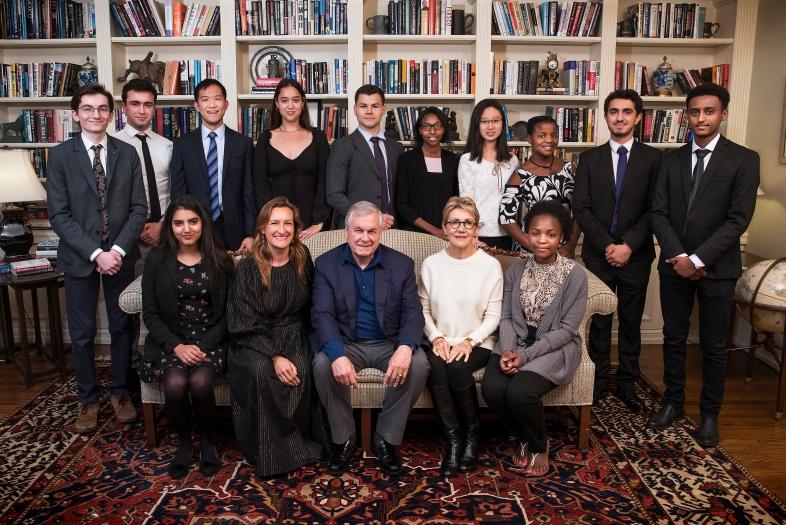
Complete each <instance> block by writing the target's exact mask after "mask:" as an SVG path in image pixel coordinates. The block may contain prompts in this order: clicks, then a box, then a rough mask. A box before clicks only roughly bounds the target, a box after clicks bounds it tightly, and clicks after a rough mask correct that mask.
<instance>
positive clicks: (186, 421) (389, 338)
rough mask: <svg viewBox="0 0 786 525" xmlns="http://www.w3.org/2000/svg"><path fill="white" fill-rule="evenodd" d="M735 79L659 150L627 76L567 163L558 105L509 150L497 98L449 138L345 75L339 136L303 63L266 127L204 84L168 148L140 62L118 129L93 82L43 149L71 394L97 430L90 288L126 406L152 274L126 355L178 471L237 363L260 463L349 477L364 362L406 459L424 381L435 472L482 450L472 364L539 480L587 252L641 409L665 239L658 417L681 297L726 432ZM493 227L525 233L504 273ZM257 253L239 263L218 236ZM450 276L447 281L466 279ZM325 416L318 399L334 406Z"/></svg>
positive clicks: (674, 350) (206, 452) (704, 403)
mask: <svg viewBox="0 0 786 525" xmlns="http://www.w3.org/2000/svg"><path fill="white" fill-rule="evenodd" d="M728 103H729V95H728V93H727V92H726V90H725V89H723V88H721V87H719V86H716V85H714V84H706V85H702V86H699V87H697V88H695V89H694V90H693V91H692V92H691V93H690V94H689V95H688V97H687V111H688V115H689V121H690V125H691V129H692V132H693V140H692V141H691V143H689V144H686V145H685V146H683V147H682V148H680V149H679V150H676V151H674V152H673V153H671V154H669V155H667V156H665V157H663V156H662V155H661V153H660V152H659V151H658V150H656V149H654V148H652V147H650V146H648V145H645V144H642V143H639V142H636V141H635V140H634V139H633V135H634V128H635V126H636V125H637V124H638V123H639V122H640V121H641V118H642V113H643V107H642V101H641V98H640V97H639V96H638V94H636V93H635V92H633V91H631V90H619V91H615V92H612V93H611V94H610V95H609V96H608V97H607V98H606V100H605V102H604V116H605V119H606V123H607V125H608V127H609V131H610V134H611V139H610V140H609V142H608V143H606V144H603V145H601V146H598V147H596V148H593V149H591V150H589V151H587V152H585V153H583V154H582V155H581V158H580V161H579V163H578V168H576V166H574V164H573V163H571V162H567V161H563V160H561V159H559V158H557V157H556V156H555V150H556V148H557V147H558V144H559V134H558V126H557V123H556V122H555V121H554V120H553V119H552V118H550V117H548V116H541V117H534V118H532V119H530V121H529V123H528V131H529V135H530V142H531V145H532V153H531V155H530V157H529V158H527V159H521V160H520V159H518V158H517V157H516V156H515V155H512V154H511V153H510V152H509V150H508V145H507V143H506V140H505V133H504V126H505V123H504V117H503V115H504V113H503V110H502V109H503V108H502V106H501V105H500V104H499V102H497V101H495V100H492V99H487V100H483V101H481V102H480V103H479V104H478V105H477V106H476V107H475V108H474V110H473V112H472V116H471V119H470V129H469V132H468V140H467V148H466V149H467V152H466V153H464V154H463V155H462V156H461V157H460V158H459V157H457V156H456V155H455V154H453V153H452V152H451V151H450V150H448V149H446V148H445V147H443V145H444V144H445V137H446V132H447V122H446V118H445V115H444V113H443V112H442V111H440V110H438V109H436V108H427V109H425V110H423V111H421V113H420V115H419V117H418V120H417V123H416V128H417V130H418V133H417V134H416V137H415V138H416V140H415V147H413V148H412V149H411V150H409V151H406V152H404V151H403V148H402V146H401V145H400V144H399V143H398V142H396V141H394V140H390V139H386V138H385V137H384V133H383V129H382V127H381V121H382V117H383V115H384V114H385V109H386V108H385V95H384V93H383V92H382V91H381V90H380V89H379V88H378V87H376V86H373V85H367V86H363V87H361V88H360V89H358V91H357V92H356V93H355V104H354V111H355V115H356V117H357V120H358V129H357V130H356V131H355V132H353V133H352V134H350V135H349V136H348V137H345V138H343V139H339V140H337V141H336V142H335V143H334V144H333V145H332V147H331V146H330V145H329V144H328V142H327V140H326V139H325V136H324V134H323V133H322V132H321V131H319V130H316V129H313V128H312V127H311V125H310V118H309V115H308V109H307V105H306V95H305V93H304V91H303V89H302V87H301V86H300V85H299V84H298V83H297V82H296V81H293V80H288V79H287V80H283V81H282V82H281V83H280V84H279V85H278V87H277V89H276V91H275V94H274V100H273V107H272V112H271V118H270V126H269V129H268V130H267V131H265V132H264V133H263V134H262V135H261V136H260V139H259V140H258V142H257V144H256V145H253V144H252V143H251V140H250V139H248V138H247V137H245V136H243V135H241V134H239V133H237V132H235V131H233V130H231V129H229V128H228V127H227V126H226V125H224V122H223V118H224V114H225V112H226V111H227V109H228V106H229V102H228V101H227V99H226V90H225V89H224V86H223V85H222V84H221V83H220V82H218V81H217V80H213V79H208V80H205V81H203V82H202V83H200V85H199V86H197V88H196V89H195V102H194V106H195V108H196V109H197V110H198V111H199V113H200V115H201V119H202V123H201V126H200V127H199V129H197V130H195V131H194V132H192V133H190V134H187V135H184V136H182V137H180V138H178V139H177V140H175V141H174V143H171V142H170V141H168V140H167V139H165V138H163V137H161V136H160V135H157V134H156V133H155V132H153V131H152V129H151V121H152V118H153V116H154V114H155V105H156V91H155V89H154V87H153V86H152V85H151V84H150V83H149V82H147V81H144V80H139V79H136V80H132V81H129V82H128V83H127V84H126V85H125V87H124V89H123V104H124V108H125V112H126V115H127V121H128V123H127V125H126V127H125V128H124V129H123V130H121V131H119V132H118V133H117V134H116V136H114V137H113V136H109V135H108V134H107V133H106V129H107V127H108V125H109V122H110V121H111V118H112V113H113V110H114V101H113V99H112V97H111V95H110V94H109V93H108V92H106V90H104V88H103V87H102V86H100V85H90V86H85V87H82V88H80V89H79V90H78V92H77V93H76V94H75V95H74V97H73V98H72V102H71V108H72V110H73V118H74V120H75V121H77V122H78V123H79V124H80V127H81V130H82V131H81V133H80V134H79V135H78V136H76V137H74V138H72V139H70V140H68V141H66V142H65V143H63V144H61V145H59V146H57V147H55V148H53V149H52V150H51V153H50V156H49V162H48V170H47V171H48V173H47V177H48V197H47V198H48V205H49V216H50V221H51V223H52V226H53V228H54V230H55V232H56V233H57V234H58V236H59V237H60V239H61V242H60V248H59V253H58V258H59V264H60V268H61V269H62V270H63V271H64V273H65V290H66V309H67V318H68V327H69V333H70V336H71V340H72V348H73V355H74V369H75V374H76V379H77V385H78V386H77V394H78V398H79V402H80V409H79V411H78V414H77V418H76V422H75V430H76V431H77V432H80V433H88V432H92V431H93V430H95V429H96V428H97V426H98V414H99V411H100V410H99V402H98V401H99V393H100V392H99V388H98V382H97V379H96V374H95V366H94V353H95V348H94V339H95V335H96V308H97V303H98V295H99V287H101V286H103V289H104V300H105V303H106V308H107V317H108V319H109V331H110V335H111V357H112V378H111V383H110V394H111V395H110V401H111V405H112V407H113V410H114V412H115V416H116V418H117V420H119V421H121V422H126V423H127V422H131V421H134V420H135V419H136V409H135V408H134V406H133V404H132V403H131V400H130V398H129V396H128V392H127V387H128V377H129V372H130V368H131V366H132V355H133V354H136V352H132V347H134V346H136V337H138V321H135V320H134V319H133V318H132V317H131V316H128V315H127V314H125V313H123V312H122V311H121V310H120V309H119V307H118V304H117V303H118V297H119V294H120V292H121V291H122V290H123V289H125V288H126V286H128V284H130V282H131V281H132V280H133V279H134V277H135V275H139V274H140V273H141V274H142V275H143V279H142V286H143V319H144V321H145V324H146V326H147V327H148V331H149V333H148V335H147V339H146V341H145V352H144V356H143V358H142V359H141V360H140V362H139V363H136V368H137V370H138V373H139V375H140V377H141V378H142V379H143V380H147V381H152V380H160V381H161V382H162V384H163V387H164V392H165V398H166V406H167V411H168V414H169V417H170V421H171V425H172V428H173V430H174V431H175V432H176V434H177V436H178V445H177V451H176V453H175V456H174V458H173V461H172V463H171V465H170V469H169V471H170V474H171V475H172V476H173V477H182V476H184V475H186V473H187V472H188V471H189V469H190V464H191V460H192V458H193V455H194V450H193V445H192V437H191V431H190V428H191V426H190V425H191V412H192V411H193V414H194V419H195V421H196V428H197V432H198V434H199V437H200V446H199V464H200V470H201V471H202V472H203V473H205V474H208V475H210V474H213V473H215V472H216V471H217V470H218V468H219V467H220V455H219V454H218V452H217V451H216V449H215V446H214V445H213V442H212V435H213V424H214V423H213V421H214V413H215V399H214V397H213V386H214V384H215V380H216V378H217V377H218V376H219V375H221V374H223V373H225V372H228V374H229V377H230V387H231V394H232V413H233V421H234V426H235V434H236V437H237V440H238V443H239V445H240V448H241V450H242V452H243V454H244V455H245V457H246V458H247V460H248V461H249V462H250V463H252V464H253V465H254V466H255V467H256V470H257V473H258V474H259V475H261V476H270V475H277V474H281V473H284V472H289V471H291V470H294V469H297V468H299V467H300V466H302V465H305V464H308V463H312V462H314V461H317V460H318V459H320V458H321V457H323V456H325V455H326V454H327V453H328V452H329V454H330V459H329V464H328V470H329V471H330V472H331V473H332V474H334V475H340V474H341V473H342V472H343V471H344V470H345V469H346V468H347V467H348V465H349V463H350V461H351V458H352V455H353V452H354V450H355V448H356V437H355V424H354V419H353V417H352V409H351V405H350V388H352V387H354V386H356V385H357V381H358V378H357V372H358V371H359V370H360V369H362V368H377V369H379V370H381V371H382V372H383V373H384V374H385V376H384V384H385V385H386V387H388V388H386V391H385V400H384V406H383V409H382V412H381V414H380V417H379V419H378V425H377V428H376V432H375V434H374V438H373V442H372V447H373V450H374V452H375V454H376V455H377V457H378V459H379V463H380V467H381V468H382V469H383V470H384V471H385V472H386V473H388V474H389V475H398V474H399V473H400V472H401V470H402V466H401V462H400V460H399V458H398V456H397V452H396V449H395V447H396V446H397V445H399V444H400V443H401V441H402V439H403V433H404V427H405V422H406V419H407V416H408V414H409V411H410V410H411V407H412V406H413V405H414V403H415V401H416V400H417V398H418V396H419V395H420V393H421V391H422V390H423V388H424V387H425V385H426V384H427V383H428V387H429V388H430V390H431V393H432V397H433V399H434V403H435V407H436V411H437V413H438V415H439V417H440V420H441V422H442V425H443V428H444V431H445V435H446V440H447V444H446V447H445V453H444V456H443V460H442V464H441V471H442V473H443V474H444V475H446V476H450V475H453V474H455V473H456V472H458V471H461V472H468V471H471V470H472V469H474V468H475V465H476V464H477V461H478V454H479V445H480V443H479V427H480V424H479V419H478V408H477V406H478V405H477V400H476V389H475V384H474V378H473V375H472V374H473V373H474V372H475V371H477V370H480V369H483V368H485V370H486V372H485V376H484V380H483V385H482V393H483V396H484V399H485V400H486V402H487V404H488V405H489V407H490V408H491V409H492V410H493V411H494V412H495V413H497V414H498V415H499V417H500V419H501V420H502V421H503V423H504V424H505V425H506V426H507V428H508V429H509V430H510V431H511V432H512V433H513V434H514V435H515V436H516V438H517V440H518V445H517V447H516V450H515V451H514V454H513V460H514V461H515V462H516V464H518V465H520V466H521V467H522V468H524V469H525V470H526V472H527V473H528V474H530V475H542V474H544V473H545V472H546V471H547V470H548V440H547V439H546V435H545V423H544V416H543V406H542V402H541V398H542V397H543V396H544V395H545V394H546V393H548V392H549V391H551V390H552V389H554V388H556V387H557V386H559V385H562V384H566V383H569V382H570V381H571V380H572V377H573V374H574V372H575V370H576V368H577V366H578V363H579V361H580V358H581V350H580V349H581V334H579V333H578V326H579V323H580V320H581V318H582V316H583V314H584V310H585V307H586V300H587V280H586V275H585V273H584V271H583V270H582V269H581V268H579V267H578V266H577V265H576V263H574V261H573V255H574V251H575V247H576V244H577V242H578V239H579V236H580V235H581V234H582V233H583V236H584V242H583V245H582V259H583V261H584V263H585V265H586V266H587V268H588V269H589V270H590V271H592V272H593V273H595V274H596V275H598V277H600V278H601V279H602V280H603V281H604V282H605V283H606V284H607V285H609V287H611V289H612V290H614V291H615V293H616V294H617V296H618V298H619V308H618V315H619V341H618V348H619V362H620V365H619V368H618V371H617V377H616V384H617V389H616V392H615V393H616V395H617V396H618V397H619V398H620V399H621V400H622V401H623V402H624V404H625V405H626V406H627V407H628V408H629V409H630V410H632V411H633V412H641V411H642V410H643V406H642V403H641V400H640V399H639V398H638V396H637V395H636V393H635V389H634V383H635V379H636V378H637V377H638V374H639V367H638V359H639V354H640V351H641V337H640V323H641V318H642V314H643V310H644V304H645V298H646V288H647V283H648V280H649V273H650V266H651V264H652V261H653V259H654V257H655V250H654V243H653V232H654V234H655V237H656V238H657V239H658V241H659V244H660V247H661V257H660V261H659V264H658V271H659V275H660V282H661V285H660V292H661V303H662V306H663V313H664V363H665V372H664V381H665V383H666V402H665V403H664V405H663V406H662V407H661V408H660V409H658V410H657V411H655V412H654V413H653V414H651V415H650V417H649V420H648V425H649V426H650V427H651V428H653V429H660V428H665V427H667V426H669V425H671V424H672V423H673V422H674V421H675V420H676V419H677V418H679V417H680V416H681V415H682V413H683V410H684V386H685V378H684V375H685V373H684V362H685V353H686V341H687V334H688V329H689V315H690V312H691V309H692V305H693V299H694V295H696V294H697V295H698V297H699V311H700V346H701V351H702V356H703V370H704V387H703V389H702V396H701V403H700V407H701V424H700V427H699V431H698V435H697V437H698V439H699V441H700V442H701V443H702V444H704V445H706V446H714V445H716V444H717V443H718V441H719V435H718V429H717V418H718V414H719V412H720V407H721V403H722V398H723V385H724V382H725V351H724V348H723V344H724V339H725V333H726V329H727V327H726V326H725V324H724V323H722V322H718V321H717V320H718V319H723V320H725V319H728V313H729V309H730V308H731V304H732V292H733V287H734V283H735V280H736V278H737V277H739V275H740V273H741V263H740V253H739V246H738V243H739V237H740V236H741V234H742V233H743V231H744V230H745V228H746V227H747V225H748V223H749V221H750V219H751V217H752V214H753V209H754V206H755V198H756V188H757V186H758V180H759V174H758V156H757V154H756V153H754V152H752V151H751V150H748V149H746V148H744V147H742V146H739V145H737V144H735V143H733V142H731V141H729V140H728V139H726V138H725V137H723V136H722V135H720V124H721V122H722V121H723V120H725V119H726V116H727V106H728ZM331 224H335V225H336V226H337V227H339V228H344V229H345V231H346V240H347V242H346V243H345V244H342V245H341V246H338V247H336V248H334V249H333V250H331V251H329V252H327V253H325V254H323V255H322V256H320V257H319V258H317V259H316V261H312V259H311V256H310V254H309V252H308V250H307V248H306V246H305V245H304V244H303V240H305V239H307V238H308V237H310V236H311V235H314V234H315V233H317V232H319V231H321V230H323V229H328V228H329V227H331ZM392 227H400V228H406V229H411V230H415V231H422V232H425V233H429V234H432V235H435V236H439V237H441V238H443V239H446V240H447V245H446V248H445V249H444V250H443V251H441V252H439V253H437V254H435V255H433V256H431V257H429V258H427V259H426V260H425V261H424V263H423V266H422V269H421V277H422V283H421V284H420V286H418V284H417V279H416V277H415V270H414V264H413V262H412V260H411V259H409V258H408V257H406V256H404V255H403V254H401V253H399V252H396V251H395V250H392V249H389V248H387V247H385V246H383V245H381V244H380V238H381V236H382V234H383V231H384V230H385V229H388V228H392ZM485 246H489V247H496V248H503V249H511V248H513V249H517V250H522V251H525V252H529V254H527V255H526V256H524V257H523V258H522V260H521V261H519V262H517V263H516V264H514V265H513V266H511V267H510V268H509V269H508V270H507V271H506V272H505V274H504V275H503V272H502V269H501V267H500V265H499V263H498V261H496V260H495V259H494V258H493V257H491V256H489V255H488V254H486V253H485V252H484V251H483V250H481V249H479V248H483V247H485ZM227 251H230V252H236V251H239V252H242V253H244V254H245V255H246V256H245V257H244V258H242V259H241V260H240V261H239V262H237V263H236V264H235V263H234V262H233V259H232V257H231V256H230V255H229V254H228V253H227ZM457 282H460V283H462V286H460V287H458V286H456V285H455V283H457ZM588 346H589V352H590V356H591V357H592V359H593V361H594V362H595V364H596V378H595V399H596V400H600V399H601V398H602V397H603V396H604V395H605V394H606V392H607V389H608V384H609V381H610V378H609V375H610V368H611V354H610V353H611V316H610V315H609V316H595V318H593V321H592V325H591V329H590V337H589V340H588ZM325 415H326V416H327V417H326V418H325V417H324V416H325Z"/></svg>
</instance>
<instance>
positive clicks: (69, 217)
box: [46, 135, 147, 277]
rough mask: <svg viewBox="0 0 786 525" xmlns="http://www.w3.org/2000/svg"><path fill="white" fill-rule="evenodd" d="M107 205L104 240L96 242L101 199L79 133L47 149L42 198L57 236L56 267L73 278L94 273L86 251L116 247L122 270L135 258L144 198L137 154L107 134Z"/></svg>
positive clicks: (145, 200) (99, 230) (141, 223)
mask: <svg viewBox="0 0 786 525" xmlns="http://www.w3.org/2000/svg"><path fill="white" fill-rule="evenodd" d="M106 149H107V151H106V154H107V164H108V167H107V171H106V174H107V175H106V205H107V208H108V209H109V239H108V242H107V246H102V245H101V213H100V205H101V201H100V200H99V199H98V188H97V186H96V179H95V176H94V175H93V167H92V165H91V164H90V156H89V155H88V154H87V150H86V149H85V145H84V143H83V142H82V137H81V136H80V135H77V136H76V137H73V138H70V139H68V140H67V141H65V142H63V143H62V144H60V145H58V146H55V147H54V148H52V149H51V150H49V158H48V159H47V163H46V179H47V189H46V199H47V207H48V209H49V222H51V223H52V229H53V230H54V231H55V233H56V234H57V236H58V237H60V246H58V248H57V262H58V267H59V268H60V269H61V270H63V271H64V272H65V273H66V274H68V275H71V276H73V277H87V276H88V275H90V274H91V273H92V272H93V271H95V267H96V265H95V263H94V262H90V255H92V253H93V252H94V251H95V250H96V249H98V248H105V249H106V248H109V247H111V246H113V245H117V246H119V247H120V248H122V249H123V250H124V251H125V252H126V255H125V257H123V268H128V267H133V266H134V264H135V263H136V260H137V259H138V258H139V246H138V244H139V243H138V241H139V234H140V232H141V231H142V227H143V226H144V225H145V218H146V217H147V197H146V196H145V187H144V183H143V182H142V168H141V167H140V164H139V156H138V155H137V154H136V150H135V149H134V148H133V146H130V145H128V144H126V143H125V142H123V141H121V140H118V139H116V138H114V137H110V136H107V147H106Z"/></svg>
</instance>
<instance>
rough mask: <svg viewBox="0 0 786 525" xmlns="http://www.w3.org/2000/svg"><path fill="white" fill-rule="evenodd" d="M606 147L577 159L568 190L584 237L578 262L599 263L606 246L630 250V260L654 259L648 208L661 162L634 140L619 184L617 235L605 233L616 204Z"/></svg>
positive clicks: (654, 152)
mask: <svg viewBox="0 0 786 525" xmlns="http://www.w3.org/2000/svg"><path fill="white" fill-rule="evenodd" d="M611 156H612V151H611V146H610V145H609V143H608V142H607V143H606V144H603V145H602V146H598V147H597V148H592V149H591V150H589V151H586V152H584V153H582V154H581V157H580V158H579V169H578V172H577V173H576V182H575V186H574V189H573V198H572V202H571V208H572V209H573V215H574V217H575V218H576V222H578V223H579V226H581V231H582V232H584V244H583V245H582V248H581V258H582V259H583V260H585V261H590V262H596V263H605V262H606V255H605V252H606V246H608V245H609V244H614V243H617V242H625V243H626V244H627V245H628V246H630V249H631V250H632V252H633V253H632V254H631V257H630V258H631V260H649V261H652V259H654V258H655V247H654V243H653V240H652V228H651V215H650V211H651V210H650V206H651V202H652V194H653V192H654V190H655V182H656V180H657V178H658V172H659V170H660V165H661V162H662V158H663V156H662V154H661V152H660V151H659V150H657V149H655V148H653V147H652V146H648V145H646V144H642V143H641V142H638V141H635V142H634V143H633V146H632V147H631V150H630V153H629V154H628V168H627V170H626V171H625V180H624V181H623V182H622V191H621V194H620V206H619V214H618V216H617V235H616V237H615V236H614V235H612V234H611V220H612V216H613V215H614V207H615V205H616V201H617V199H616V195H615V192H616V189H615V173H614V168H613V166H614V165H613V164H612V160H611Z"/></svg>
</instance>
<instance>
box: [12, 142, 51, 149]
mask: <svg viewBox="0 0 786 525" xmlns="http://www.w3.org/2000/svg"><path fill="white" fill-rule="evenodd" d="M58 144H60V143H59V142H0V149H6V148H7V149H32V148H54V147H55V146H57V145H58Z"/></svg>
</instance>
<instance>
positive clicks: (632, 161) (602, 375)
mask: <svg viewBox="0 0 786 525" xmlns="http://www.w3.org/2000/svg"><path fill="white" fill-rule="evenodd" d="M643 111H644V106H643V103H642V100H641V97H640V96H639V94H638V93H636V92H635V91H633V90H632V89H621V90H617V91H613V92H611V93H610V94H609V96H608V97H606V101H605V102H604V103H603V114H604V116H605V118H606V124H607V125H608V127H609V132H610V133H611V139H610V140H609V142H607V143H606V144H603V145H602V146H598V147H597V148H593V149H591V150H589V151H587V152H585V153H583V154H582V155H581V158H580V161H579V170H578V173H577V174H576V186H575V189H574V190H573V203H572V207H573V213H574V215H575V217H576V221H577V222H578V223H579V225H580V226H581V229H582V231H583V232H584V244H583V246H582V251H581V258H582V260H583V261H584V264H586V266H587V268H588V269H589V270H590V271H591V272H592V273H594V274H595V275H597V276H598V277H599V278H600V279H601V280H603V282H605V283H606V285H607V286H608V287H609V288H611V289H612V290H614V291H615V292H616V294H617V298H618V301H619V302H618V304H619V308H618V310H617V316H618V319H619V335H618V338H617V352H618V354H619V368H618V369H617V396H618V397H619V398H620V399H621V400H622V401H623V402H624V403H625V405H626V406H627V407H628V408H629V409H630V410H632V411H633V412H636V413H639V412H641V411H642V410H643V407H642V404H641V400H640V399H639V398H638V396H637V395H636V392H635V390H634V383H635V381H636V379H637V378H638V377H639V355H640V354H641V318H642V315H643V314H644V303H645V302H646V299H647V282H648V281H649V276H650V267H651V266H652V260H653V259H654V258H655V247H654V245H653V242H652V229H651V228H650V203H651V200H652V192H653V189H654V188H655V180H656V179H657V176H658V170H659V169H660V164H661V153H660V152H659V151H658V150H656V149H655V148H653V147H651V146H647V145H646V144H642V143H640V142H636V141H634V140H633V132H634V128H635V127H636V125H637V124H639V123H640V122H641V116H642V112H643ZM611 321H612V314H609V315H595V316H593V318H592V324H591V325H590V336H589V345H588V349H589V355H590V357H591V358H592V361H593V362H594V363H595V395H594V399H595V400H596V401H597V400H598V399H600V398H601V397H602V396H603V395H604V394H605V392H606V388H607V385H608V382H609V372H610V370H611Z"/></svg>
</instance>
